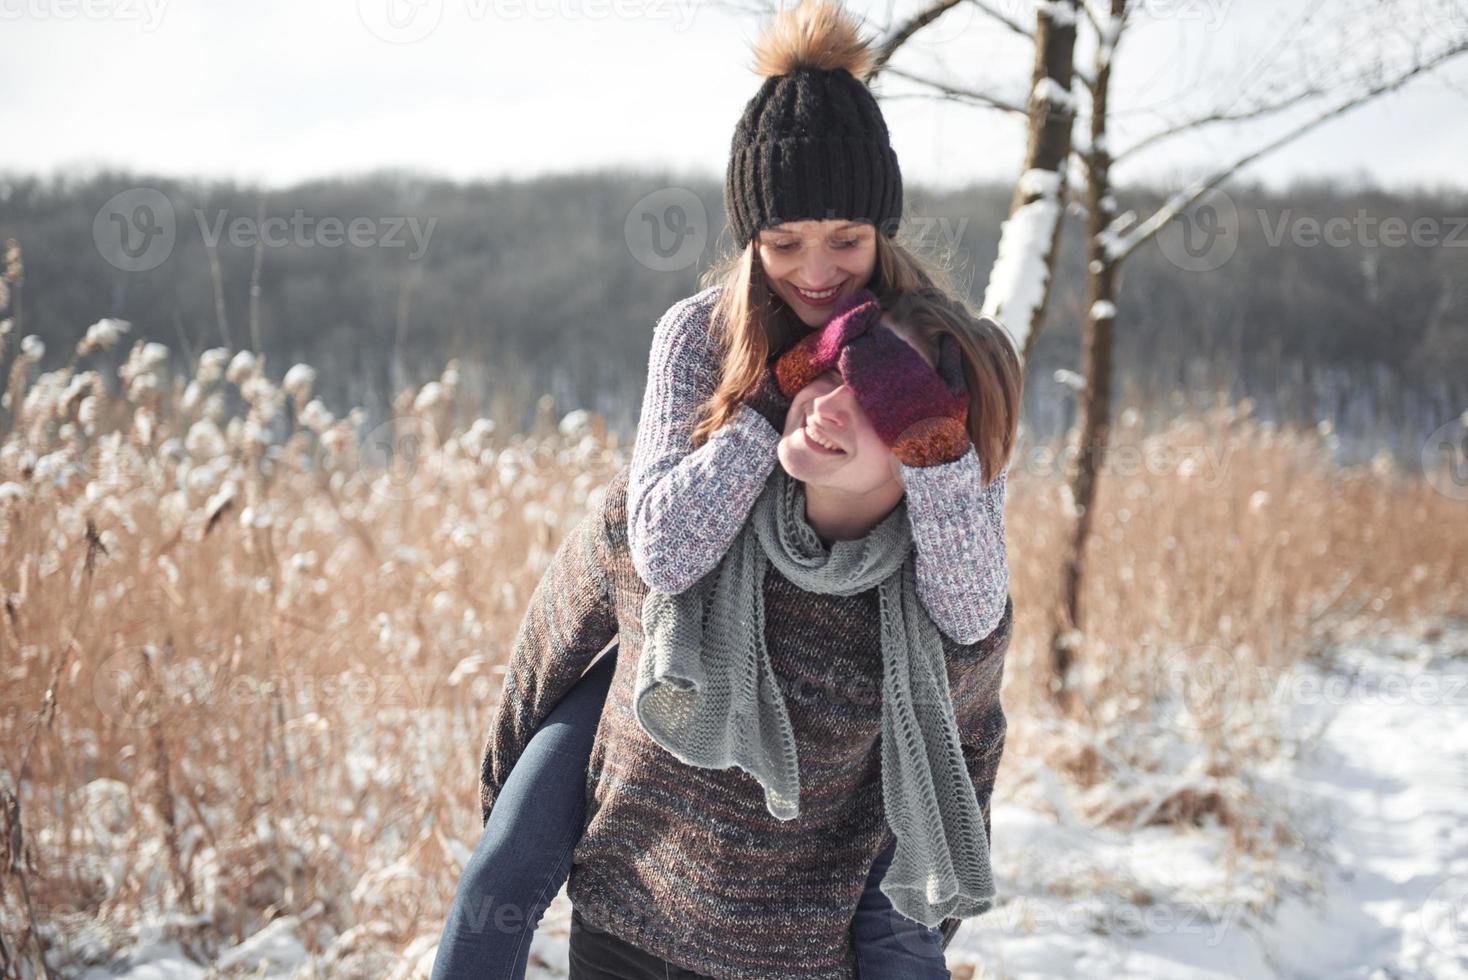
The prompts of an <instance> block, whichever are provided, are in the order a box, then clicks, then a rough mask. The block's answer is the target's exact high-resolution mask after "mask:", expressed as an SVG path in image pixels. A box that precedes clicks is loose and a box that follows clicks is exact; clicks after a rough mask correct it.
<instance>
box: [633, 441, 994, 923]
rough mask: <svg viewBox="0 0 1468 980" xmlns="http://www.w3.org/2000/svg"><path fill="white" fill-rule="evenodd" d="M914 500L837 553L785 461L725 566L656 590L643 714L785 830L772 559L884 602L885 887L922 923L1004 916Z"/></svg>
mask: <svg viewBox="0 0 1468 980" xmlns="http://www.w3.org/2000/svg"><path fill="white" fill-rule="evenodd" d="M914 554H915V553H914V552H913V550H912V532H911V529H910V528H909V526H908V518H907V503H906V500H905V499H904V500H903V501H902V502H900V503H899V504H898V505H897V507H896V508H895V509H894V510H893V511H892V513H891V514H889V515H888V516H887V517H886V518H885V519H883V520H882V522H881V523H879V524H878V525H877V526H876V527H875V528H873V529H872V531H871V533H869V534H868V535H867V536H866V537H864V538H861V539H859V540H855V541H836V542H834V543H833V544H832V546H831V548H830V550H829V551H828V550H827V549H826V548H825V546H824V545H823V544H822V543H821V540H820V538H819V537H818V536H817V535H816V533H815V531H814V529H812V528H811V526H810V524H809V523H808V522H807V521H806V518H805V485H804V484H802V483H801V482H799V481H797V480H794V479H792V478H791V477H790V476H789V475H788V474H787V473H786V472H785V471H784V469H783V468H782V467H781V466H779V465H776V466H775V468H774V471H773V474H772V475H771V477H770V481H769V483H768V484H766V486H765V489H764V491H763V492H762V493H761V494H760V496H759V498H758V500H756V502H755V505H754V510H753V512H752V513H751V515H750V519H749V520H748V521H747V522H746V523H745V525H744V527H743V528H742V529H741V530H740V532H739V536H738V537H737V538H735V540H734V543H733V545H732V546H731V547H730V549H729V551H728V553H727V554H726V555H725V556H724V557H723V558H722V559H721V560H720V562H719V565H718V567H717V568H715V569H714V570H713V571H711V572H710V573H709V574H707V575H705V576H704V577H703V578H702V579H700V580H699V581H698V582H696V583H694V584H693V585H692V586H691V587H690V588H689V589H687V590H686V591H684V592H681V593H679V594H677V595H670V594H667V593H663V592H658V591H656V590H652V591H649V592H648V594H647V597H646V599H645V600H644V602H643V606H642V617H643V630H644V634H645V637H644V643H643V648H642V654H641V656H640V658H639V659H638V663H637V679H636V686H635V688H634V691H633V705H634V710H635V711H636V714H637V720H638V722H639V723H641V725H642V727H643V729H644V730H645V731H646V732H647V733H648V735H650V736H651V737H652V739H653V740H654V741H656V742H657V743H658V744H659V745H661V746H662V747H663V748H665V749H667V750H668V751H669V752H670V753H672V754H673V755H674V756H675V757H676V758H678V759H679V760H681V761H682V762H684V763H687V764H688V765H692V766H701V767H704V768H709V769H727V768H729V767H730V766H738V767H739V768H741V769H743V770H745V771H746V772H748V773H749V774H750V775H752V776H753V777H754V778H755V779H756V780H758V781H759V783H760V785H761V786H762V787H763V788H764V793H765V806H766V808H767V809H768V810H769V811H770V813H771V814H772V815H773V816H774V817H776V818H777V819H780V820H791V819H794V818H795V817H796V816H798V815H799V813H800V779H799V762H798V760H797V759H796V747H795V734H794V731H793V729H792V727H791V724H790V716H789V714H788V713H787V711H786V708H785V699H784V696H783V694H782V693H781V691H780V689H779V688H778V686H777V684H776V679H775V673H774V670H773V668H772V667H771V665H770V657H769V652H768V651H767V650H766V649H765V617H764V612H765V610H764V577H765V568H766V562H773V563H774V566H775V568H776V570H777V571H779V573H780V574H781V575H783V576H785V578H787V579H789V581H790V582H791V583H792V584H793V585H795V586H796V587H798V588H800V589H803V590H805V591H807V592H815V593H820V594H824V595H854V594H856V593H859V592H864V591H866V590H867V589H870V588H873V587H876V588H877V589H878V590H879V601H880V608H881V617H882V618H881V637H882V738H881V742H882V798H883V805H884V809H885V811H886V817H887V823H888V825H889V826H890V827H891V828H892V831H893V833H894V834H895V836H896V838H897V849H896V853H895V855H894V857H893V859H892V864H891V866H890V867H889V868H888V870H887V874H886V877H885V878H883V880H882V886H881V887H882V891H883V892H884V893H886V895H887V897H888V898H889V899H891V901H892V905H893V906H894V907H895V908H896V909H897V910H898V911H899V912H901V913H902V914H903V915H905V916H907V917H908V918H909V919H912V920H914V921H916V922H921V923H922V924H924V925H926V926H936V925H938V924H940V923H941V922H942V921H943V920H944V919H945V918H948V917H954V918H967V917H969V916H974V915H979V914H981V913H983V912H986V911H988V910H989V908H990V907H992V905H993V904H994V883H993V879H992V877H991V874H990V869H989V841H988V837H987V836H986V834H985V833H984V818H983V812H982V811H981V810H980V809H979V803H978V798H977V796H976V794H975V792H974V786H973V782H972V780H971V779H970V778H969V774H968V769H967V767H966V766H965V764H964V759H963V752H962V749H961V746H960V742H959V739H958V724H957V722H956V720H955V719H954V714H953V700H952V697H951V696H950V694H949V690H948V672H947V668H946V666H945V661H944V655H943V641H942V637H941V636H940V634H939V632H938V628H937V626H936V625H935V624H934V623H933V621H932V619H931V617H929V615H928V613H927V610H926V609H925V608H924V607H923V606H922V604H921V602H920V601H919V600H918V597H917V584H916V575H915V571H914Z"/></svg>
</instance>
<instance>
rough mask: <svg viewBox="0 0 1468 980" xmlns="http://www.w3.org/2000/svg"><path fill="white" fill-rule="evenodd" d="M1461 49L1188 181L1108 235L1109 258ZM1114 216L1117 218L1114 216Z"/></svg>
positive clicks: (1460, 46)
mask: <svg viewBox="0 0 1468 980" xmlns="http://www.w3.org/2000/svg"><path fill="white" fill-rule="evenodd" d="M1465 52H1468V40H1464V41H1459V42H1458V43H1456V44H1454V45H1452V46H1451V47H1449V48H1446V49H1445V50H1443V51H1441V52H1439V53H1438V54H1436V55H1434V56H1433V57H1431V58H1429V59H1428V60H1426V61H1422V62H1418V63H1417V64H1414V65H1413V66H1412V67H1411V68H1409V69H1407V70H1406V71H1404V72H1402V73H1401V74H1400V75H1398V76H1397V77H1395V78H1393V79H1391V80H1389V81H1385V82H1381V83H1378V84H1376V85H1373V86H1371V87H1370V88H1368V89H1366V90H1365V91H1364V92H1361V93H1360V94H1358V95H1356V96H1354V97H1352V98H1350V99H1347V100H1346V101H1344V102H1342V103H1341V104H1340V105H1337V106H1335V107H1334V108H1332V109H1329V110H1327V111H1325V112H1322V113H1321V114H1319V115H1318V116H1316V117H1315V118H1313V119H1310V120H1307V121H1306V122H1304V123H1303V124H1301V125H1300V126H1297V127H1295V128H1294V129H1293V130H1291V131H1289V132H1287V133H1285V134H1284V135H1283V136H1280V137H1279V138H1278V139H1275V140H1271V141H1270V142H1268V143H1265V144H1264V145H1263V146H1261V147H1259V148H1257V149H1255V150H1253V151H1251V152H1249V153H1246V154H1244V155H1243V156H1241V157H1238V158H1237V159H1235V160H1234V161H1233V162H1232V163H1229V164H1227V165H1225V166H1223V167H1221V168H1219V169H1218V170H1217V171H1215V172H1214V173H1212V174H1210V175H1209V176H1207V177H1203V178H1200V179H1199V180H1196V181H1194V182H1193V183H1192V184H1190V185H1188V186H1187V187H1186V188H1184V189H1183V190H1181V191H1179V192H1178V193H1176V194H1174V195H1173V196H1172V197H1170V198H1169V199H1168V200H1167V201H1166V203H1164V204H1163V205H1162V206H1161V207H1159V208H1158V209H1157V210H1156V211H1155V212H1154V213H1153V214H1152V216H1151V217H1150V218H1148V219H1147V220H1146V221H1144V222H1142V223H1141V224H1140V225H1137V227H1136V229H1135V230H1134V231H1132V232H1131V233H1130V234H1127V235H1114V234H1113V235H1110V236H1109V237H1110V241H1109V242H1108V243H1107V251H1108V252H1109V254H1110V255H1111V258H1112V261H1113V262H1120V261H1121V260H1122V259H1124V258H1126V257H1127V256H1128V255H1130V254H1131V253H1132V252H1133V251H1135V250H1136V248H1137V246H1139V245H1141V244H1142V243H1143V242H1145V241H1147V239H1149V238H1151V237H1152V236H1153V235H1155V234H1157V232H1159V231H1160V230H1162V228H1164V227H1165V226H1166V225H1167V223H1168V222H1169V221H1171V220H1172V219H1173V218H1175V217H1177V216H1178V215H1179V214H1181V213H1182V212H1183V211H1185V210H1186V209H1187V208H1188V206H1189V205H1190V204H1192V203H1193V202H1194V201H1196V200H1198V199H1199V198H1201V197H1202V196H1203V195H1204V194H1206V193H1207V192H1208V191H1209V190H1211V189H1212V188H1214V187H1216V186H1218V184H1220V183H1222V182H1223V181H1224V180H1225V179H1226V178H1228V177H1229V176H1231V175H1232V174H1234V173H1236V172H1237V171H1239V170H1240V169H1242V168H1243V167H1244V166H1246V165H1247V164H1249V163H1252V162H1253V161H1254V160H1257V159H1258V158H1259V157H1261V156H1263V155H1265V154H1266V153H1269V152H1271V151H1272V150H1276V149H1278V148H1279V147H1281V146H1284V145H1285V144H1286V143H1289V142H1292V141H1293V140H1296V139H1299V138H1300V137H1301V136H1303V135H1304V134H1305V133H1308V132H1309V131H1310V130H1312V129H1315V128H1316V127H1317V126H1320V125H1322V124H1324V123H1326V122H1328V121H1329V120H1331V119H1334V118H1335V117H1336V116H1339V115H1342V114H1344V113H1346V112H1349V111H1350V110H1351V109H1354V108H1355V107H1356V106H1359V105H1362V104H1363V103H1366V102H1369V101H1370V100H1372V99H1374V98H1376V97H1377V96H1380V95H1384V94H1386V93H1387V92H1392V91H1395V90H1396V89H1398V88H1401V87H1402V86H1403V85H1405V84H1406V83H1407V82H1409V81H1411V80H1412V79H1413V78H1416V77H1417V76H1418V75H1421V74H1424V73H1426V72H1428V71H1430V70H1432V69H1433V68H1436V67H1437V66H1438V65H1440V64H1442V63H1443V62H1446V61H1449V60H1451V59H1453V58H1456V57H1458V56H1459V55H1461V54H1464V53H1465ZM1117 220H1121V219H1120V218H1118V219H1117Z"/></svg>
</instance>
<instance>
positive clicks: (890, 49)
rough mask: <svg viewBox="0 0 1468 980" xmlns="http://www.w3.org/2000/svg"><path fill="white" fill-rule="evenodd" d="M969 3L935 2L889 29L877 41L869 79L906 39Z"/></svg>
mask: <svg viewBox="0 0 1468 980" xmlns="http://www.w3.org/2000/svg"><path fill="white" fill-rule="evenodd" d="M971 2H972V0H937V2H935V3H933V4H932V5H930V6H928V7H925V8H924V9H923V10H921V11H919V12H918V13H916V14H914V15H913V16H912V17H909V18H908V19H907V20H905V21H903V22H902V23H900V24H898V25H897V26H896V27H893V28H891V29H890V30H889V31H888V32H887V33H886V35H884V36H883V37H882V38H881V39H879V40H878V41H877V46H876V47H877V61H876V65H875V67H873V68H872V74H871V77H872V78H876V77H877V75H878V74H880V73H881V71H882V69H884V68H886V67H887V62H888V61H890V60H891V59H892V55H893V54H895V53H896V52H897V49H898V48H900V47H902V45H903V44H905V43H907V41H908V39H909V38H911V37H912V36H913V35H914V34H916V33H917V32H918V31H920V30H922V29H923V28H924V27H927V26H928V25H929V24H931V23H932V22H933V21H935V20H937V19H938V18H939V17H942V16H943V15H944V14H946V13H947V12H948V11H950V10H952V9H953V8H954V7H956V6H958V5H959V4H960V3H971Z"/></svg>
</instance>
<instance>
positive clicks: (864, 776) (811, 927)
mask: <svg viewBox="0 0 1468 980" xmlns="http://www.w3.org/2000/svg"><path fill="white" fill-rule="evenodd" d="M627 477H628V471H627V469H625V468H624V469H623V470H621V471H620V472H619V473H617V475H616V476H615V477H613V478H612V481H611V483H610V484H609V485H608V487H607V488H606V490H605V493H604V496H603V498H602V501H601V503H600V505H599V506H598V507H596V508H594V509H593V510H592V512H591V513H590V514H588V515H587V516H586V518H585V519H583V520H582V521H581V522H580V523H578V524H577V525H576V526H575V527H574V528H573V529H572V530H571V532H570V534H569V535H568V536H567V537H566V539H565V540H564V541H563V542H562V543H561V546H560V548H559V549H558V550H557V552H556V555H555V557H554V558H553V559H552V561H551V565H550V567H549V568H548V569H547V570H546V573H545V575H544V577H543V578H542V579H541V581H540V583H539V584H538V585H537V586H536V588H535V592H534V594H533V595H532V597H531V600H530V608H529V609H528V611H527V612H526V614H525V619H524V621H523V622H522V623H521V625H520V629H519V632H518V633H517V635H516V638H515V644H514V648H513V649H512V651H511V653H510V662H509V665H508V668H507V670H506V673H505V683H504V691H503V696H502V700H501V702H500V706H499V710H498V714H497V715H496V717H495V720H494V723H493V725H492V727H491V729H490V733H489V736H488V738H487V740H486V743H485V748H484V757H483V763H482V766H481V771H480V804H481V810H482V816H483V819H484V821H485V822H486V823H487V822H488V820H489V813H490V809H491V807H492V806H493V805H494V800H495V795H496V793H497V792H498V789H499V787H500V786H502V785H503V784H504V780H505V778H506V777H507V776H508V775H509V772H510V770H511V769H512V768H513V767H514V765H515V761H516V760H517V759H518V758H519V757H520V755H521V753H522V752H523V751H524V748H525V745H526V742H527V741H528V740H529V739H530V737H531V736H532V735H533V734H534V733H535V727H536V726H537V725H538V724H539V723H540V722H541V720H542V719H544V718H545V716H546V715H548V714H549V713H550V711H551V710H552V709H553V708H554V707H555V706H556V704H557V702H558V701H559V700H560V698H561V697H562V696H564V695H565V693H566V692H567V691H568V690H569V689H570V688H571V687H573V686H574V685H575V684H576V682H577V681H578V680H579V679H580V677H581V674H582V673H583V671H584V670H585V669H586V668H587V667H588V666H589V665H590V664H591V662H592V661H593V660H594V659H596V656H597V654H598V653H600V652H601V651H602V650H603V649H604V648H605V647H606V646H607V645H608V644H609V643H610V642H611V641H612V640H614V639H617V640H619V641H620V647H619V649H618V653H617V667H616V672H615V675H614V677H613V680H612V686H611V690H610V691H609V692H608V694H607V702H606V707H605V708H604V710H603V711H602V716H601V723H600V725H599V727H598V729H597V734H596V743H595V745H594V746H593V748H592V753H591V765H590V768H589V770H588V773H587V793H588V797H587V821H586V825H585V827H584V829H583V834H582V837H581V840H580V842H579V843H578V844H577V846H576V850H575V854H574V857H573V861H574V864H573V867H572V870H571V878H570V881H569V883H568V885H567V893H568V895H569V896H570V898H571V901H572V903H573V904H574V905H575V906H576V908H577V910H578V911H579V912H580V914H581V916H582V917H583V918H584V919H586V921H587V922H589V923H590V924H592V925H594V926H597V927H599V928H602V929H605V930H608V931H610V932H612V933H613V934H615V935H617V936H620V937H621V938H623V939H625V940H627V941H628V942H631V943H633V944H635V945H636V946H638V947H640V948H642V949H644V950H647V951H648V952H650V953H653V954H655V955H657V956H659V957H662V958H663V959H665V960H668V961H669V962H671V963H674V964H677V965H679V966H682V967H685V968H687V969H691V970H695V971H697V972H699V973H704V974H707V975H709V976H713V977H719V978H750V980H753V978H760V980H765V978H784V977H789V978H795V977H800V978H803V980H850V978H851V977H853V976H854V971H855V962H856V961H855V956H854V953H853V949H852V946H851V940H850V925H851V918H852V915H853V914H854V912H855V910H856V906H857V902H858V900H859V899H860V897H861V894H862V891H863V889H864V887H865V885H866V880H867V876H868V874H869V873H870V871H871V866H872V862H873V861H875V860H876V857H877V855H878V854H879V853H880V852H881V850H882V849H883V848H884V847H885V846H886V845H887V844H888V843H889V842H890V841H891V840H892V832H891V830H890V829H889V828H888V826H887V822H886V818H885V816H884V813H883V809H882V784H881V753H880V744H879V741H878V739H879V737H880V733H881V720H882V665H881V640H880V637H879V633H878V626H879V621H880V612H879V610H878V607H877V590H876V589H875V588H874V589H871V590H868V591H867V592H863V593H859V594H856V595H852V596H836V595H820V594H816V593H812V592H805V591H802V590H800V589H798V588H796V587H795V586H793V585H791V584H790V583H789V582H788V581H787V580H786V579H785V578H784V577H783V576H781V575H780V574H779V573H778V572H777V571H775V570H774V568H773V567H771V569H770V570H769V572H768V574H767V577H766V580H765V596H764V601H765V614H766V623H767V632H766V637H765V642H766V645H767V647H768V650H769V655H770V660H771V664H772V666H773V668H774V671H775V674H776V676H777V677H778V678H779V679H780V682H781V687H782V689H783V692H784V694H785V699H786V706H787V710H788V712H789V715H790V721H791V724H792V725H793V727H794V730H795V735H796V745H797V751H798V756H799V759H800V787H801V791H800V800H801V812H800V816H799V817H797V818H796V819H794V820H789V821H781V820H777V819H775V818H774V817H773V816H771V815H770V813H769V811H768V810H767V809H766V808H765V803H764V794H763V790H762V789H761V787H760V785H759V783H758V782H757V781H756V780H755V779H754V777H752V776H750V775H749V774H748V773H746V772H744V771H743V770H742V769H739V768H737V767H731V768H729V769H704V768H699V767H695V766H689V765H686V764H685V763H682V762H680V761H678V760H677V759H675V758H674V757H673V756H672V755H670V754H669V753H668V752H666V751H665V750H663V749H662V748H661V747H660V746H659V745H657V743H655V742H654V741H653V740H652V739H651V738H650V737H649V736H648V735H647V733H646V732H645V731H643V729H642V727H641V726H640V725H639V724H638V722H637V718H636V716H635V715H634V714H633V710H632V689H633V680H634V678H635V674H636V666H637V659H638V657H639V655H640V653H641V648H642V638H643V637H642V620H641V612H642V600H643V597H644V596H645V595H646V593H647V586H646V585H645V584H644V583H643V582H642V580H641V579H640V578H639V577H638V575H637V572H636V570H635V569H634V567H633V565H632V561H631V557H630V553H629V550H628V546H627ZM1013 616H1014V606H1013V602H1012V601H1011V600H1008V599H1006V602H1005V610H1004V615H1003V617H1002V619H1001V620H1000V622H999V625H998V627H997V628H996V629H995V630H994V632H993V633H991V634H990V635H989V636H987V637H985V638H983V639H982V640H980V641H979V642H978V643H975V644H971V645H964V644H958V643H955V642H953V641H952V640H951V639H950V638H949V637H948V636H946V635H944V636H943V644H944V653H945V655H946V657H947V661H948V684H949V689H950V691H951V693H952V697H953V705H954V713H955V716H956V718H957V721H958V729H959V734H960V736H961V741H962V744H963V754H964V759H965V761H966V762H967V763H968V770H969V774H970V776H971V777H972V779H973V783H974V790H975V792H976V793H977V796H978V801H979V804H980V806H981V807H982V809H983V813H984V825H985V826H984V829H985V832H986V833H987V832H988V831H989V798H990V794H991V791H992V789H993V786H994V775H995V772H996V771H997V769H998V767H999V759H1000V755H1001V753H1002V752H1003V750H1004V732H1005V720H1004V709H1003V707H1002V706H1001V704H1000V698H999V689H1000V683H1001V681H1002V678H1003V672H1004V657H1005V653H1006V651H1007V649H1008V646H1009V638H1010V634H1011V631H1012V628H1013Z"/></svg>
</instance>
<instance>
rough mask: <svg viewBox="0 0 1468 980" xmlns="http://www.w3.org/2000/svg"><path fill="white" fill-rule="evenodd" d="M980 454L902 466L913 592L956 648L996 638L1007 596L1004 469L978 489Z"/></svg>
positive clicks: (1006, 474) (974, 451) (973, 451)
mask: <svg viewBox="0 0 1468 980" xmlns="http://www.w3.org/2000/svg"><path fill="white" fill-rule="evenodd" d="M982 478H983V467H982V466H981V465H980V463H979V454H978V450H977V449H975V448H974V447H973V446H970V447H969V450H968V452H967V453H966V454H964V455H963V456H961V457H959V458H958V459H956V460H954V461H952V462H950V463H939V464H938V465H936V466H907V465H906V464H902V481H903V485H904V487H905V488H906V491H907V514H908V520H909V522H910V523H911V525H912V540H913V545H914V547H915V548H916V549H917V570H916V571H917V590H918V598H919V599H920V600H921V601H922V604H923V606H924V608H926V609H927V610H928V614H929V615H930V616H932V617H933V622H934V623H936V624H937V626H938V629H940V630H942V631H943V633H944V634H945V635H946V636H947V637H948V638H949V639H951V640H955V641H957V642H959V643H977V642H978V641H979V640H980V639H982V638H983V637H985V636H988V635H989V634H990V633H991V632H993V630H994V628H995V626H996V625H998V623H999V617H1000V616H1002V615H1003V614H1004V603H1005V600H1006V599H1007V598H1008V595H1009V556H1008V552H1007V551H1006V548H1005V544H1004V495H1005V487H1006V483H1007V482H1008V479H1009V469H1008V467H1006V468H1005V469H1004V470H1003V471H1002V472H1001V473H1000V474H999V476H998V477H996V478H995V480H994V482H993V483H991V484H990V485H989V486H987V487H986V486H983V485H982V482H983V479H982Z"/></svg>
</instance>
